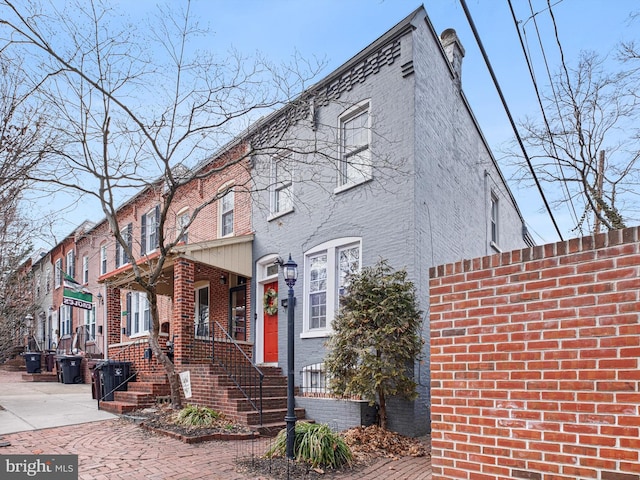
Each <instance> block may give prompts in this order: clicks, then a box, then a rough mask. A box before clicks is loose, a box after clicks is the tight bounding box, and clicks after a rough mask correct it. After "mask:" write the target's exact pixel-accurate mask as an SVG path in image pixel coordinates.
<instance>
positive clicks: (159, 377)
mask: <svg viewBox="0 0 640 480" xmlns="http://www.w3.org/2000/svg"><path fill="white" fill-rule="evenodd" d="M463 56H464V50H463V48H462V46H461V45H460V43H459V41H458V39H457V36H456V35H455V32H453V31H452V30H447V31H445V32H444V33H443V34H442V37H438V35H437V34H436V33H435V31H434V29H433V27H432V25H431V23H430V21H429V19H428V17H427V14H426V12H425V10H424V8H423V7H420V8H418V9H417V10H416V11H414V12H413V13H411V15H409V16H408V17H407V18H405V19H404V20H403V21H402V22H400V23H399V24H397V25H396V26H395V27H393V28H392V29H391V30H389V31H388V32H387V33H385V34H384V35H383V36H382V37H380V38H379V39H377V40H376V41H375V42H373V43H372V44H371V45H369V46H368V47H367V48H365V49H364V50H363V51H361V52H360V53H358V54H357V55H356V56H354V57H353V58H352V59H350V60H349V61H348V62H347V63H345V64H344V65H342V66H341V67H340V68H338V69H337V70H336V71H334V72H333V73H331V74H330V75H329V76H327V77H326V78H325V79H323V80H322V81H320V82H319V83H317V84H316V85H314V86H313V87H311V88H310V89H308V90H307V91H305V92H304V93H303V94H302V95H301V96H300V97H299V99H298V100H297V101H295V102H293V103H292V104H290V105H288V106H287V107H285V108H283V109H282V110H280V111H277V112H275V113H273V114H272V115H271V116H269V117H267V118H265V119H263V120H261V121H260V122H259V123H258V124H256V125H254V127H253V128H252V129H251V130H250V132H249V133H248V134H247V135H246V136H245V137H243V138H241V139H239V140H237V141H235V142H234V143H232V144H231V145H228V146H227V148H226V149H225V150H224V155H238V156H240V155H243V154H244V152H246V151H248V149H255V151H256V152H257V153H256V154H255V155H253V156H251V157H250V158H247V159H246V160H245V161H242V162H239V163H237V164H236V165H235V166H234V167H233V168H228V169H225V170H223V171H222V172H221V173H219V174H217V175H215V176H213V177H211V178H209V179H207V180H204V181H203V180H193V181H191V182H189V183H188V184H186V185H184V186H183V187H181V188H180V189H179V190H178V192H177V195H176V196H175V198H174V199H173V202H172V204H171V210H170V211H171V214H170V215H169V216H168V218H167V220H166V221H165V224H164V229H163V231H162V232H160V231H159V230H158V228H159V225H158V223H159V222H158V209H159V206H161V205H163V202H164V201H165V197H164V195H163V184H162V182H158V183H157V184H155V185H150V186H149V187H148V188H147V189H145V190H144V191H142V192H140V193H139V194H138V195H136V196H135V197H134V198H132V199H131V200H130V201H129V202H127V203H126V204H125V205H123V206H122V207H121V208H120V209H119V212H118V217H117V222H118V225H119V228H120V231H121V232H123V236H124V238H126V239H127V240H128V242H129V245H130V247H131V250H132V252H133V258H129V256H128V255H126V253H125V252H124V250H123V249H122V248H121V247H120V245H118V244H116V242H115V241H114V238H113V235H112V234H111V230H110V227H109V225H108V224H107V222H106V221H102V222H98V223H97V224H95V225H91V226H89V225H84V226H83V227H81V228H79V229H78V230H77V231H76V232H74V233H73V234H72V235H70V236H69V237H67V239H65V240H64V241H63V242H62V243H61V244H59V245H57V246H56V247H55V248H54V249H53V250H52V251H51V252H50V253H49V254H48V256H47V257H43V261H44V259H45V258H50V261H51V265H50V267H51V272H52V273H51V274H52V275H53V277H54V278H53V293H52V300H51V304H50V307H51V310H52V314H51V315H50V317H51V325H53V326H55V327H56V329H58V330H59V333H60V340H59V342H58V349H61V350H64V351H66V352H68V353H71V352H75V351H82V352H86V353H91V354H92V355H89V356H107V357H109V358H112V359H120V360H127V361H130V362H132V363H133V368H134V370H135V372H136V373H137V379H136V380H137V382H136V383H139V384H145V386H146V387H149V388H150V389H151V390H150V394H149V392H146V393H145V394H144V395H142V394H141V395H137V394H132V393H131V392H127V393H126V394H125V392H122V393H121V394H120V395H117V396H116V400H115V401H114V402H107V404H109V405H105V407H106V408H112V409H114V410H115V411H123V410H125V409H127V408H134V407H135V405H136V402H138V403H139V402H140V401H141V400H140V399H141V398H145V399H146V401H149V398H151V399H155V398H156V397H158V396H164V395H166V394H167V388H166V380H164V379H163V373H162V372H163V371H162V369H161V368H160V367H159V365H158V364H157V362H156V361H155V359H154V358H152V355H150V354H149V352H148V351H147V344H146V339H147V338H148V334H149V327H150V318H149V305H148V303H147V300H146V297H145V295H144V293H142V292H141V291H140V288H137V287H136V285H135V283H132V263H133V262H136V263H139V264H143V263H144V262H149V261H153V259H154V255H157V251H156V247H157V240H158V236H159V235H164V236H165V237H167V236H171V235H182V238H181V239H180V240H181V241H180V243H179V244H178V246H177V247H175V248H174V249H173V250H172V251H171V252H169V256H168V261H167V262H166V264H165V266H164V270H163V275H162V282H161V284H160V285H161V288H160V290H161V291H160V293H161V294H162V296H161V301H160V303H159V307H160V311H161V328H160V331H161V335H162V336H163V342H162V345H163V347H165V348H166V349H167V350H166V351H167V352H168V353H170V354H171V355H172V358H173V360H174V363H175V365H176V368H177V370H178V371H187V370H188V371H189V372H190V374H191V384H192V391H193V398H192V399H190V401H191V402H194V403H200V404H207V405H210V406H212V407H214V408H218V409H220V410H223V411H225V413H227V414H228V415H229V416H231V417H233V418H237V419H240V420H241V421H246V422H247V423H252V424H260V423H261V424H263V425H266V424H274V425H276V424H278V423H282V421H283V418H284V412H285V407H286V401H285V400H286V399H285V398H282V397H284V396H285V395H284V394H283V393H282V392H281V391H280V390H277V391H276V387H277V388H280V387H282V385H283V382H282V380H283V379H284V377H282V375H281V371H280V370H279V368H283V367H285V366H286V365H287V356H286V352H287V349H286V342H287V330H286V322H285V321H283V320H284V319H286V316H287V310H286V308H294V309H295V310H294V312H295V318H296V335H295V352H296V358H295V365H296V372H295V382H296V386H297V387H298V389H297V397H296V403H297V406H299V407H301V409H300V411H299V414H300V415H303V414H306V416H307V417H308V418H311V419H314V420H316V421H322V422H329V423H332V424H333V425H335V426H337V427H338V428H347V427H349V426H352V425H353V424H358V423H359V422H360V421H361V420H362V416H363V412H364V411H365V409H364V407H363V405H362V402H357V401H353V400H348V401H347V400H343V399H336V398H333V397H332V395H331V393H330V391H329V389H328V388H327V385H328V381H329V379H327V378H326V374H325V371H324V367H323V359H324V355H325V347H324V343H325V341H326V340H327V338H328V336H329V335H331V322H332V320H333V319H334V317H335V315H336V313H337V311H338V307H339V300H340V296H341V295H343V294H344V292H345V288H346V287H347V283H346V281H347V280H346V279H347V276H348V274H349V273H353V272H357V271H359V270H360V269H361V268H362V267H364V266H368V265H373V264H374V263H376V261H377V260H378V259H380V258H384V259H386V260H388V261H389V263H390V264H391V266H392V267H394V268H396V269H400V268H406V269H407V271H408V273H409V277H410V279H411V280H412V281H413V282H414V283H415V285H416V288H417V293H418V297H419V301H420V306H421V309H422V310H423V312H424V319H425V320H424V327H423V332H422V334H423V337H424V339H425V351H424V356H423V359H422V361H420V362H419V363H418V364H416V366H415V375H416V378H417V379H418V383H419V398H418V400H416V401H414V402H407V401H392V402H391V406H390V408H389V425H390V427H391V428H392V429H395V430H397V431H400V432H402V433H405V434H408V435H420V434H424V433H426V432H427V431H428V429H429V378H430V375H429V361H428V358H429V352H428V345H429V325H428V310H429V305H428V298H429V294H428V277H429V268H430V267H432V266H434V265H439V264H443V263H447V262H453V261H456V260H459V259H461V258H470V257H476V256H481V255H487V254H491V253H496V252H500V251H502V250H511V249H515V248H521V247H524V246H526V245H531V240H530V239H529V237H528V235H527V233H526V229H525V227H524V222H523V219H522V217H521V215H520V212H519V210H518V207H517V205H516V203H515V201H514V199H513V197H512V195H511V192H510V191H509V188H508V186H507V184H506V182H505V179H504V178H503V176H502V174H501V173H500V170H499V168H498V166H497V164H496V161H495V159H494V157H493V155H492V154H491V152H490V150H489V148H488V146H487V144H486V141H485V139H484V137H483V135H482V133H481V131H480V128H479V126H478V125H477V123H476V121H475V118H474V116H473V114H472V112H471V110H470V107H469V105H468V103H467V101H466V99H465V97H464V94H463V92H462V90H461V62H462V57H463ZM310 145H313V146H314V147H313V148H312V149H311V148H309V146H310ZM267 147H269V148H267ZM221 156H223V154H222V153H221V154H219V155H218V156H214V157H213V160H212V163H214V162H215V161H218V160H219V159H220V158H221ZM209 165H210V164H209ZM199 168H202V169H206V168H209V167H208V165H207V164H205V165H203V166H201V167H199ZM246 185H251V187H252V188H251V190H252V191H253V192H254V193H253V195H250V194H249V193H247V192H246V190H245V188H244V187H245V186H246ZM239 186H242V188H239ZM214 195H219V196H220V198H219V199H218V200H217V201H215V202H213V203H211V204H210V205H208V206H207V207H205V208H204V209H203V210H202V211H201V212H199V214H198V215H197V216H196V217H195V218H194V219H193V223H191V225H190V226H189V228H188V230H186V231H184V232H183V231H182V230H181V227H182V226H183V225H186V224H187V222H189V221H190V220H191V215H192V214H193V210H194V209H195V208H196V207H197V206H199V205H200V204H201V203H202V201H203V199H204V198H211V197H212V196H214ZM289 255H291V256H292V258H293V259H294V260H295V261H296V262H297V264H298V272H299V274H298V280H297V283H296V285H295V294H296V299H297V301H296V302H295V304H294V305H293V306H291V305H287V306H286V308H285V306H284V305H283V303H282V298H281V299H280V300H279V299H278V297H277V295H278V292H286V289H287V287H286V286H285V285H284V281H283V280H282V277H281V276H280V275H279V267H278V264H277V261H278V260H282V259H284V260H286V259H287V258H288V256H289ZM43 266H44V265H43ZM46 268H47V267H45V270H46ZM59 272H66V273H68V274H69V275H70V276H71V277H73V278H75V279H76V280H77V281H78V282H80V283H82V284H83V285H84V286H85V287H86V288H87V289H88V290H89V291H91V292H92V294H93V299H94V300H93V309H92V310H85V311H83V312H81V313H80V314H77V313H76V311H78V310H79V309H71V310H72V311H69V310H68V309H66V308H65V307H66V306H65V305H62V304H61V302H60V301H59V300H58V293H57V291H58V290H57V289H58V288H59V284H60V278H59V275H60V274H59ZM281 297H284V295H281ZM274 306H275V307H276V308H274ZM48 307H49V305H44V304H43V305H42V308H43V311H44V312H45V315H47V312H48V311H49V310H48ZM50 328H53V327H50ZM240 351H242V352H244V355H246V357H247V358H248V359H250V360H251V361H252V363H253V367H246V368H247V369H253V368H256V367H257V368H259V369H260V370H261V371H262V373H263V374H265V375H266V377H267V380H266V383H265V385H269V388H265V389H264V391H265V395H271V397H272V398H271V399H270V400H269V401H268V402H267V401H264V403H263V408H262V412H261V413H262V416H261V417H260V416H259V414H257V413H255V412H254V409H256V408H258V409H259V407H258V406H257V404H258V403H259V402H257V401H255V398H254V399H252V400H251V401H249V400H247V401H246V402H248V403H244V404H241V403H240V402H244V400H239V401H238V402H236V403H234V402H231V401H230V399H231V398H235V397H237V395H235V394H233V393H232V392H230V391H229V389H231V390H233V389H234V388H236V387H235V386H234V385H233V384H232V383H231V382H230V381H228V380H227V377H228V376H229V375H231V376H233V375H234V373H233V366H234V365H235V366H237V362H239V361H241V360H239V358H240V357H242V356H243V354H242V353H241V352H240ZM239 352H240V353H239ZM241 368H245V367H241ZM138 388H139V386H136V387H134V388H130V390H133V392H136V391H137V389H138ZM269 389H271V390H273V392H272V393H270V394H268V393H267V391H268V390H269ZM145 395H146V396H145ZM250 396H252V395H250ZM232 403H233V405H231V404H232ZM302 409H304V410H302Z"/></svg>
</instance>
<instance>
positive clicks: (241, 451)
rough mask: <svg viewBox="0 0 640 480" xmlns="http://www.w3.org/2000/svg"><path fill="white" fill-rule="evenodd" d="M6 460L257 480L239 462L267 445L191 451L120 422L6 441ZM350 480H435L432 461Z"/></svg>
mask: <svg viewBox="0 0 640 480" xmlns="http://www.w3.org/2000/svg"><path fill="white" fill-rule="evenodd" d="M2 441H6V442H10V443H11V445H10V446H8V447H2V448H0V455H3V454H31V453H35V454H77V455H78V459H79V468H78V470H79V476H78V478H79V479H81V480H119V479H127V480H136V479H157V480H160V479H162V480H169V479H171V480H192V479H193V480H197V479H237V480H245V479H255V478H256V477H255V475H251V474H247V473H243V472H240V471H239V466H238V463H237V461H238V460H239V459H250V458H251V454H252V451H253V454H254V455H256V456H259V455H261V454H262V453H263V452H264V450H265V440H260V441H258V442H252V441H229V442H220V441H213V442H205V443H200V444H194V445H187V444H185V443H182V442H181V441H179V440H175V439H172V438H169V437H165V436H162V435H157V434H153V433H150V432H147V431H146V430H144V429H142V428H141V427H139V426H138V425H136V424H133V423H131V422H128V421H125V420H122V419H116V420H106V421H101V422H94V423H85V424H81V425H71V426H66V427H57V428H48V429H43V430H32V431H27V432H19V433H12V434H7V435H3V436H2ZM332 478H335V477H332ZM340 478H344V479H346V480H348V479H352V480H356V479H357V480H373V479H379V478H384V479H385V480H410V479H415V480H431V465H430V462H429V458H428V457H418V458H414V457H404V458H401V459H398V460H392V459H382V460H380V461H378V462H377V463H376V464H374V465H371V466H369V467H368V468H366V469H365V470H361V471H358V472H357V473H355V472H354V474H350V475H343V476H341V477H340Z"/></svg>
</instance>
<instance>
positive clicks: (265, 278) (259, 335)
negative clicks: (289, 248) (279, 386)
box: [255, 253, 280, 366]
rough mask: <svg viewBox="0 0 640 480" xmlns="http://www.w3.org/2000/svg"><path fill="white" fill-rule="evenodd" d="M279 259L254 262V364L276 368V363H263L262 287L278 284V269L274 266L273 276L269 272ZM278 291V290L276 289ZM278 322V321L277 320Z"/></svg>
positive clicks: (272, 257)
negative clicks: (273, 283) (268, 284)
mask: <svg viewBox="0 0 640 480" xmlns="http://www.w3.org/2000/svg"><path fill="white" fill-rule="evenodd" d="M278 258H279V256H278V254H275V253H272V254H268V255H265V256H263V257H261V258H260V259H258V260H257V261H256V277H257V282H256V290H255V291H256V326H255V328H256V336H255V350H256V351H255V355H256V356H255V362H256V364H257V365H266V366H277V365H278V362H269V363H265V362H264V308H263V305H264V285H265V284H267V283H272V282H279V273H280V269H279V268H278V266H277V265H276V269H275V274H274V273H273V272H269V270H271V271H272V270H273V268H269V267H273V266H274V262H275V261H276V260H277V259H278ZM278 290H279V289H278ZM278 320H279V319H278ZM279 336H280V322H279V321H278V337H279Z"/></svg>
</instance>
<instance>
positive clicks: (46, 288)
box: [45, 267, 51, 293]
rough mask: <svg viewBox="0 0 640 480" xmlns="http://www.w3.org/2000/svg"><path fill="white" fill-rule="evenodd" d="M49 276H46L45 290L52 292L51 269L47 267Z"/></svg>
mask: <svg viewBox="0 0 640 480" xmlns="http://www.w3.org/2000/svg"><path fill="white" fill-rule="evenodd" d="M46 275H47V278H45V290H46V293H49V292H51V269H50V268H49V267H47V273H46Z"/></svg>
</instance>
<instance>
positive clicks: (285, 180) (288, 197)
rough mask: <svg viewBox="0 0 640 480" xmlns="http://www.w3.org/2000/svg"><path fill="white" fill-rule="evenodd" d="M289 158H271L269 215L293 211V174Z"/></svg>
mask: <svg viewBox="0 0 640 480" xmlns="http://www.w3.org/2000/svg"><path fill="white" fill-rule="evenodd" d="M291 169H292V162H291V159H290V158H282V157H272V158H271V188H270V190H271V192H270V193H271V201H270V204H271V208H270V211H271V215H281V214H283V213H286V212H290V211H292V210H293V191H292V189H293V172H292V170H291Z"/></svg>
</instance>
